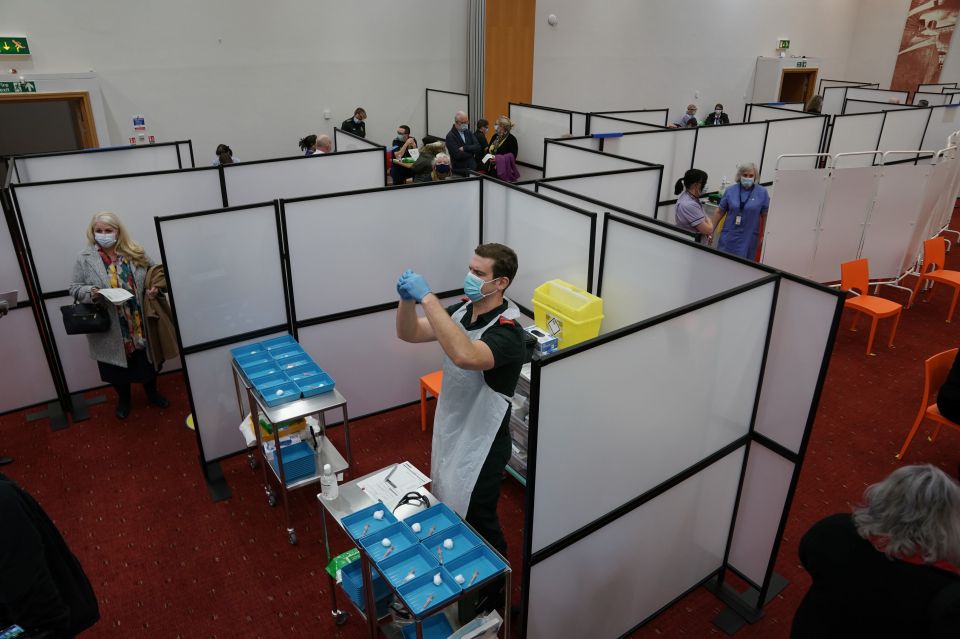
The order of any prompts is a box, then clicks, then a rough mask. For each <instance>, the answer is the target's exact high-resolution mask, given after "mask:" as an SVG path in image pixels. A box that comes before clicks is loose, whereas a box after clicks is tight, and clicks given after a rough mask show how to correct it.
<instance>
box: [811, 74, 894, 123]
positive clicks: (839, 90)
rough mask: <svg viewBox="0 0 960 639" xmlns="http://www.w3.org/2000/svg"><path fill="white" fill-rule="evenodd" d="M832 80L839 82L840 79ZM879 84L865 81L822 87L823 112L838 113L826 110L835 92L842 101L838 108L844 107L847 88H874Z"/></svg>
mask: <svg viewBox="0 0 960 639" xmlns="http://www.w3.org/2000/svg"><path fill="white" fill-rule="evenodd" d="M831 82H839V80H831ZM879 86H880V85H879V84H877V83H875V82H874V83H871V84H866V83H864V84H856V85H834V86H830V87H821V88H820V97H822V98H823V109H824V110H823V113H824V114H826V115H836V114H835V113H834V112H832V111H827V110H826V109H827V108H828V106H827V105H828V104H829V102H828V98H832V96H833V94H834V93H836V94H837V99H838V100H839V102H840V106H839V107H838V108H842V107H843V101H844V100H846V98H847V89H873V88H876V87H879ZM827 91H830V92H831V95H830V96H828V95H827Z"/></svg>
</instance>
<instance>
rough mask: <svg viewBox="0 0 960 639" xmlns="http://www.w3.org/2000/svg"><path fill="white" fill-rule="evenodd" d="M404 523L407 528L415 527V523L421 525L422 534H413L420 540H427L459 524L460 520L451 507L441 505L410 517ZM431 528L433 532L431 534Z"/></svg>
mask: <svg viewBox="0 0 960 639" xmlns="http://www.w3.org/2000/svg"><path fill="white" fill-rule="evenodd" d="M403 523H405V524H406V525H407V526H413V524H415V523H418V524H420V532H414V533H413V534H414V535H416V536H417V538H418V539H426V538H427V537H430V536H431V535H433V534H434V533H438V532H443V531H444V530H446V529H447V528H450V527H451V526H455V525H456V524H459V523H460V518H459V517H457V513H455V512H453V511H452V510H450V507H449V506H447V505H446V504H442V503H441V504H436V505H434V506H431V507H430V508H427V509H426V510H421V511H420V512H418V513H415V514H413V515H410V516H409V517H407V518H406V519H404V520H403ZM431 528H432V529H433V532H430V529H431ZM411 531H412V529H411ZM441 541H443V540H441Z"/></svg>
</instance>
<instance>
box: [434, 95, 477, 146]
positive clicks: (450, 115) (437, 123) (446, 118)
mask: <svg viewBox="0 0 960 639" xmlns="http://www.w3.org/2000/svg"><path fill="white" fill-rule="evenodd" d="M458 111H463V112H464V113H466V114H467V117H468V118H469V119H470V126H471V128H472V127H473V126H474V124H475V122H473V115H472V114H471V113H470V96H469V95H467V94H466V93H457V92H456V91H442V90H440V89H427V129H426V131H425V132H426V133H427V134H428V135H435V136H437V137H438V138H444V137H446V136H447V132H448V131H450V128H451V127H452V126H453V120H454V116H455V115H456V114H457V112H458Z"/></svg>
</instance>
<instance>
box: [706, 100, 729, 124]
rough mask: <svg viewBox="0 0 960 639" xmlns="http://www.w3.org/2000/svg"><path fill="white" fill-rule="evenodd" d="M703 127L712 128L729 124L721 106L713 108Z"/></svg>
mask: <svg viewBox="0 0 960 639" xmlns="http://www.w3.org/2000/svg"><path fill="white" fill-rule="evenodd" d="M703 124H704V126H714V125H716V124H730V116H728V115H727V114H726V113H724V111H723V105H722V104H718V105H717V106H715V107H713V113H711V114H710V115H708V116H707V119H706V120H704V121H703Z"/></svg>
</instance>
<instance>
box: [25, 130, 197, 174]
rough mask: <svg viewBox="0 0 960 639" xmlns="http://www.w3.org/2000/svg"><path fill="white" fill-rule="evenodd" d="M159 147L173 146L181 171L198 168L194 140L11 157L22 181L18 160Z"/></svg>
mask: <svg viewBox="0 0 960 639" xmlns="http://www.w3.org/2000/svg"><path fill="white" fill-rule="evenodd" d="M181 144H186V145H187V147H188V149H189V150H190V166H184V160H185V158H183V157H182V154H181V153H180V145H181ZM158 146H173V147H174V148H175V149H176V151H177V164H179V165H180V166H179V168H181V169H191V168H196V163H195V162H194V156H193V140H175V141H172V142H155V143H153V144H126V145H116V146H105V147H99V148H95V149H79V150H76V151H51V152H48V153H24V154H21V155H13V156H10V161H11V164H12V165H13V171H14V174H15V175H16V176H17V181H18V182H19V181H20V172H19V170H18V169H17V160H28V159H30V158H48V157H59V156H64V155H88V154H98V153H110V152H111V151H132V150H136V149H150V148H156V147H158Z"/></svg>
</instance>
